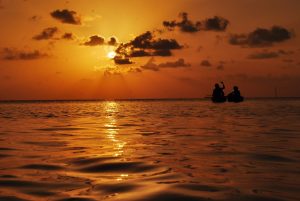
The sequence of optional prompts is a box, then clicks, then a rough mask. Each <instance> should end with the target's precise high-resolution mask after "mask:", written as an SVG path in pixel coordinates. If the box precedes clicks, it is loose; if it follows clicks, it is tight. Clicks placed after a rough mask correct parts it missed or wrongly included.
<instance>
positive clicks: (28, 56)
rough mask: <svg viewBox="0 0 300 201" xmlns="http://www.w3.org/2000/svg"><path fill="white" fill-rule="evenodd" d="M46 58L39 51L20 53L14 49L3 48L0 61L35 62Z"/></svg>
mask: <svg viewBox="0 0 300 201" xmlns="http://www.w3.org/2000/svg"><path fill="white" fill-rule="evenodd" d="M48 56H49V55H48V54H46V53H42V52H40V51H39V50H33V51H21V50H17V49H14V48H3V49H2V51H1V59H3V60H35V59H40V58H44V57H48Z"/></svg>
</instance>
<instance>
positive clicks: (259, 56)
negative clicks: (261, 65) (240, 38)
mask: <svg viewBox="0 0 300 201" xmlns="http://www.w3.org/2000/svg"><path fill="white" fill-rule="evenodd" d="M279 56H280V55H279V53H278V52H269V51H263V52H256V53H253V54H250V55H249V56H248V57H247V58H248V59H273V58H277V57H279Z"/></svg>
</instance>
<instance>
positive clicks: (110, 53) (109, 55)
mask: <svg viewBox="0 0 300 201" xmlns="http://www.w3.org/2000/svg"><path fill="white" fill-rule="evenodd" d="M116 55H117V53H116V52H115V51H110V52H109V53H107V57H108V58H110V59H113V58H115V56H116Z"/></svg>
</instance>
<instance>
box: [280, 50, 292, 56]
mask: <svg viewBox="0 0 300 201" xmlns="http://www.w3.org/2000/svg"><path fill="white" fill-rule="evenodd" d="M278 53H279V54H282V55H292V54H294V53H295V52H294V51H292V50H288V51H287V50H282V49H280V50H278Z"/></svg>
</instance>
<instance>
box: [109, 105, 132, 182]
mask: <svg viewBox="0 0 300 201" xmlns="http://www.w3.org/2000/svg"><path fill="white" fill-rule="evenodd" d="M104 110H105V114H106V116H105V119H106V123H105V124H104V127H105V128H106V130H105V134H106V137H107V138H108V139H109V140H111V143H112V145H113V146H112V147H113V149H114V150H113V151H114V153H113V156H115V157H120V156H122V154H123V152H124V149H125V146H126V142H124V141H122V140H120V139H119V138H118V134H119V133H118V130H119V128H118V127H117V119H116V116H115V115H116V113H117V112H118V103H116V102H114V101H109V102H106V104H105V106H104ZM128 176H129V175H128V174H120V175H119V177H118V178H117V179H116V180H117V181H122V180H123V178H125V177H128Z"/></svg>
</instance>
